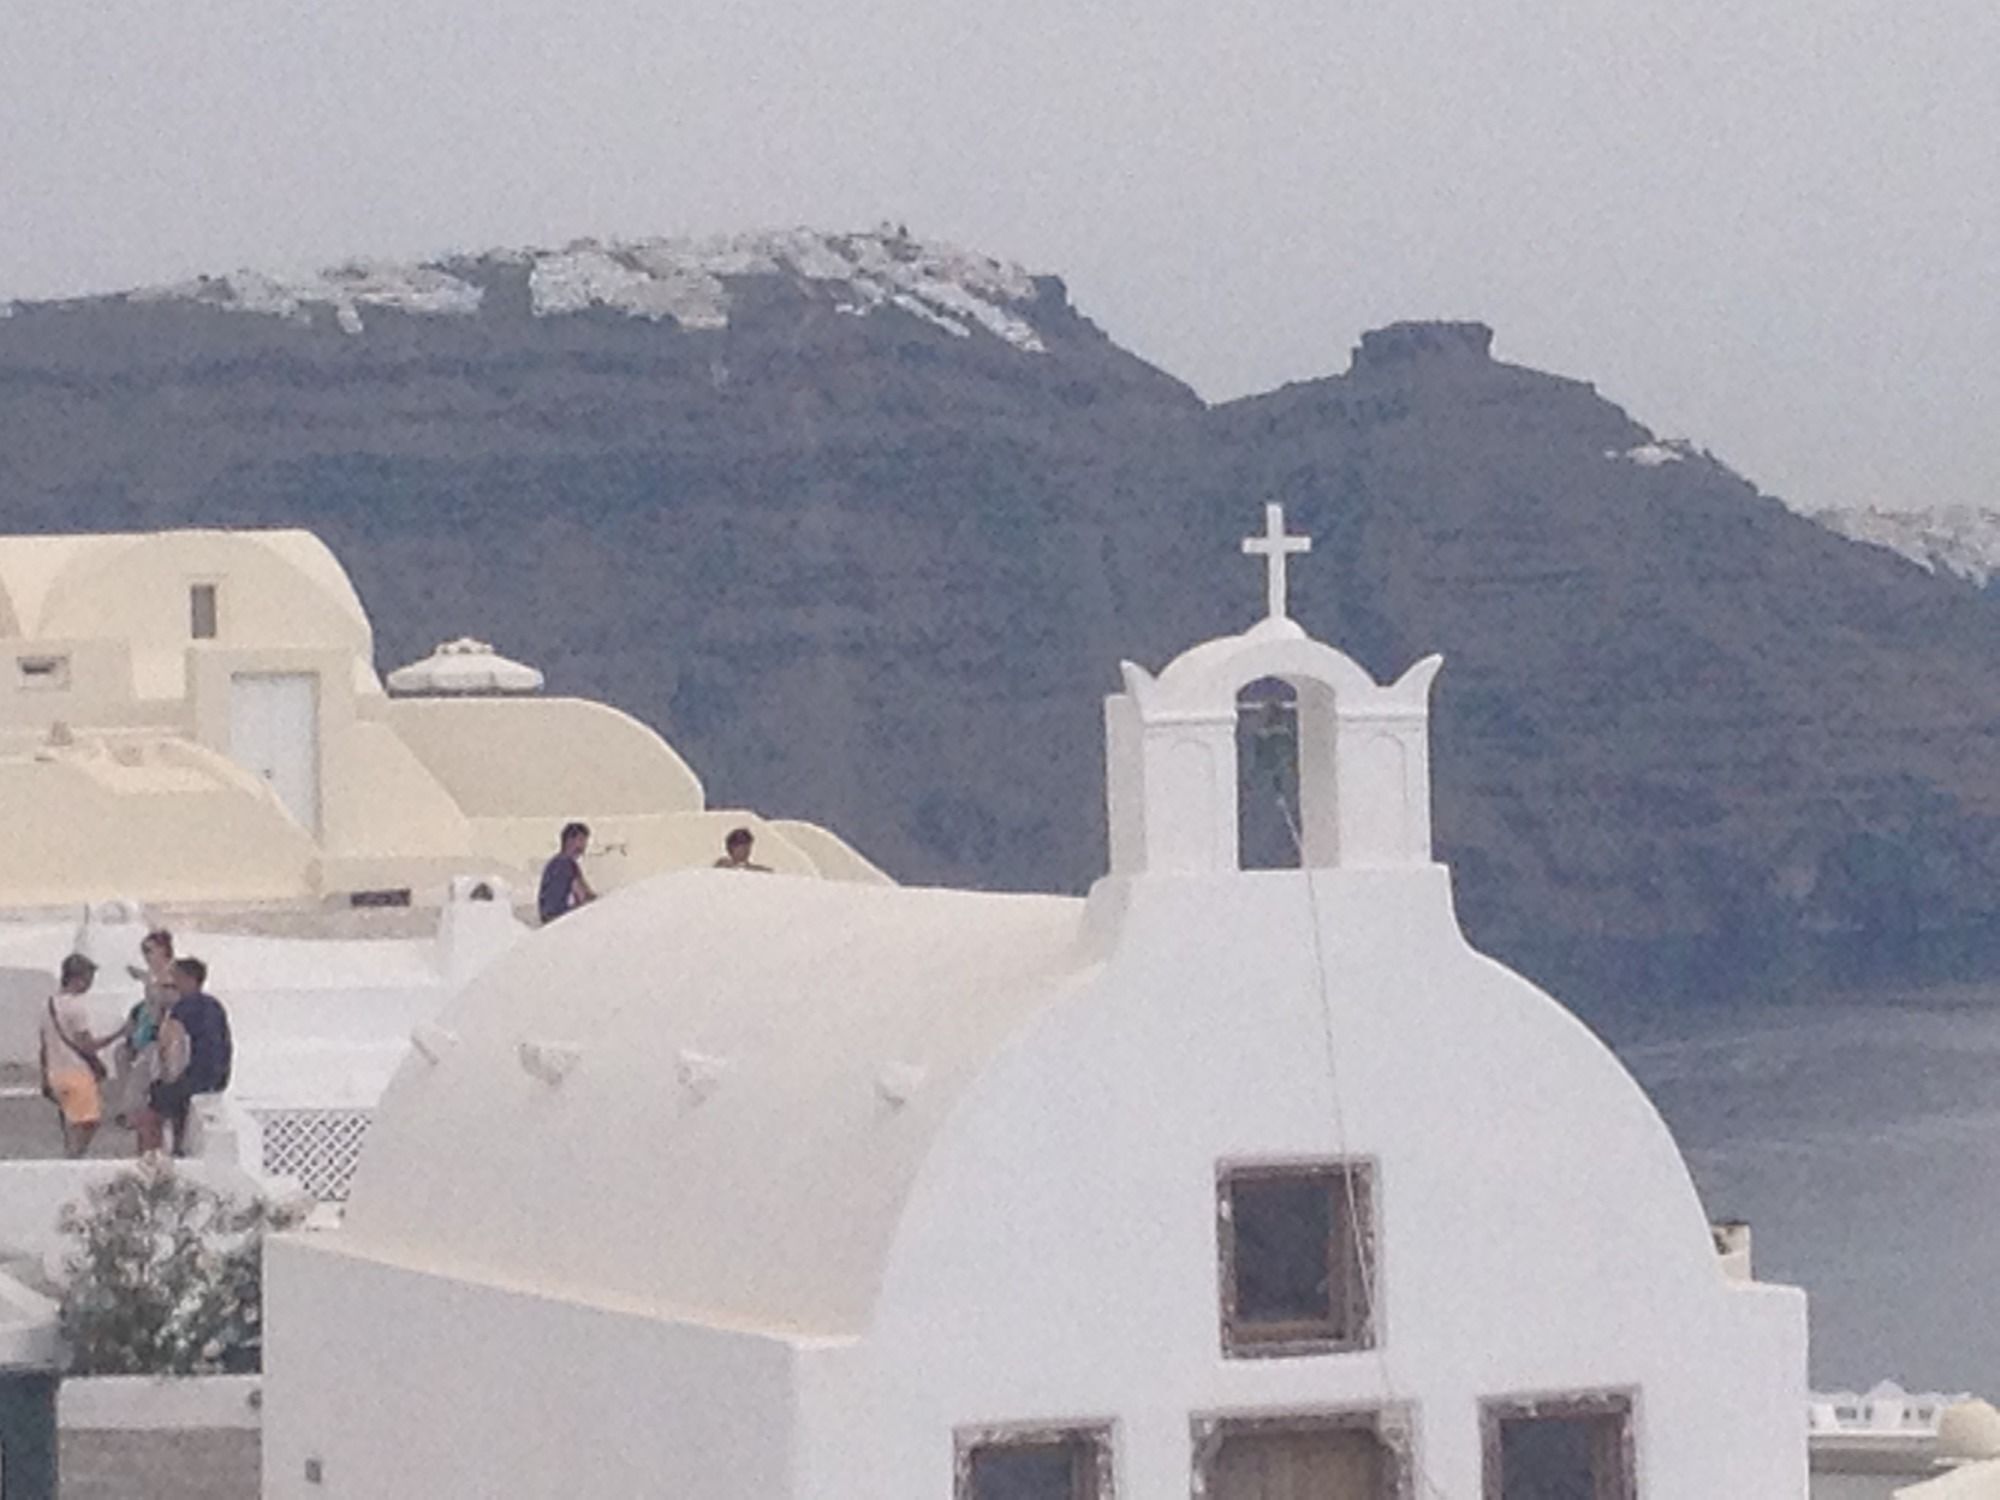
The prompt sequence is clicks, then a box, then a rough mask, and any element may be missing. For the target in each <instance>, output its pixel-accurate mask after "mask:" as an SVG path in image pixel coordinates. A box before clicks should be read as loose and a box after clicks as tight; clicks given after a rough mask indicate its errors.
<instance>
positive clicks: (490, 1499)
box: [263, 1125, 890, 1500]
mask: <svg viewBox="0 0 2000 1500" xmlns="http://www.w3.org/2000/svg"><path fill="white" fill-rule="evenodd" d="M501 1128H504V1125H503V1126H502V1127H501ZM604 1211H605V1213H606V1215H607V1216H615V1215H616V1214H617V1211H618V1205H616V1204H615V1203H607V1204H605V1205H604ZM590 1230H591V1226H589V1225H586V1224H579V1225H577V1226H576V1231H577V1233H578V1234H587V1233H589V1232H590ZM265 1301H266V1307H267V1308H268V1316H267V1319H266V1325H267V1333H266V1340H267V1341H266V1344H265V1367H266V1369H267V1370H269V1371H272V1372H274V1374H273V1376H272V1377H271V1378H268V1379H267V1380H266V1382H265V1390H264V1487H263V1494H264V1500H337V1497H347V1500H454V1497H457V1500H495V1497H501V1496H504V1497H506V1500H574V1497H583V1496H589V1497H603V1500H624V1497H628V1496H629V1497H635V1500H636V1497H639V1496H655V1495H657V1496H673V1497H680V1500H776V1497H779V1496H783V1495H787V1494H791V1493H793V1492H794V1491H793V1489H792V1487H791V1476H790V1459H791V1450H792V1415H791V1401H790V1394H789V1393H790V1389H791V1385H792V1379H793V1376H792V1369H791V1366H792V1360H793V1353H792V1350H791V1349H790V1347H789V1346H788V1345H786V1344H785V1343H783V1342H782V1341H780V1340H776V1339H772V1338H768V1337H762V1336H758V1335H755V1334H748V1333H726V1332H716V1331H711V1330H704V1329H696V1328H690V1327H687V1326H684V1325H677V1324H674V1323H670V1322H666V1321H663V1320H661V1319H658V1318H654V1317H648V1316H644V1315H643V1314H639V1313H633V1312H617V1311H611V1310H607V1309H602V1308H594V1307H588V1306H584V1305H581V1304H579V1303H575V1302H565V1301H560V1300H556V1299H555V1298H553V1297H548V1296H537V1295H534V1294H533V1293H530V1292H526V1291H509V1290H505V1289H500V1288H483V1287H475V1286H472V1285H469V1284H467V1283H464V1282H455V1281H449V1280H442V1279H438V1278H434V1277H430V1276H427V1275H425V1274H423V1273H422V1272H418V1271H411V1270H405V1269H402V1268H398V1267H392V1266H385V1265H382V1264H380V1263H379V1262H374V1261H368V1260H363V1259H359V1258H357V1257H354V1256H351V1255H348V1254H346V1253H343V1252H342V1251H340V1250H338V1249H337V1248H334V1247H332V1246H330V1245H329V1244H328V1243H327V1241H326V1239H325V1237H322V1236H314V1235H312V1234H300V1235H288V1236H283V1237H280V1238H278V1239H276V1240H273V1241H272V1242H271V1243H270V1245H269V1247H268V1248H267V1250H266V1252H265ZM280 1371H281V1372H282V1378H280V1377H279V1376H278V1375H277V1374H276V1373H275V1372H280ZM447 1392H449V1393H451V1394H450V1395H449V1396H445V1395H444V1394H443V1393H447ZM308 1458H318V1459H319V1460H320V1461H321V1464H322V1465H323V1471H322V1472H323V1481H322V1482H321V1483H319V1484H309V1483H307V1482H306V1480H305V1465H306V1460H307V1459H308ZM880 1493H882V1494H884V1495H886V1494H888V1493H890V1492H889V1491H882V1492H880Z"/></svg>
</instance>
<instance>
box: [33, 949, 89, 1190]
mask: <svg viewBox="0 0 2000 1500" xmlns="http://www.w3.org/2000/svg"><path fill="white" fill-rule="evenodd" d="M96 977H97V965H96V964H94V963H92V962H91V961H90V960H89V959H87V958H85V957H84V956H83V955H82V954H81V953H72V954H71V955H70V956H69V957H68V958H66V959H64V960H63V962H62V988H60V989H59V990H57V991H56V993H55V994H53V995H51V996H50V997H49V1003H48V1004H47V1005H45V1006H43V1007H42V1092H43V1093H44V1094H46V1095H47V1096H48V1098H49V1100H50V1101H51V1102H52V1103H53V1104H54V1105H55V1107H56V1108H57V1110H59V1111H60V1112H61V1115H62V1133H63V1154H64V1155H65V1156H72V1157H74V1156H82V1155H83V1154H84V1152H86V1151H88V1150H89V1149H90V1138H91V1137H92V1136H94V1135H96V1134H97V1126H98V1123H99V1122H100V1121H101V1120H102V1119H103V1118H104V1089H103V1087H102V1085H103V1080H104V1064H103V1063H101V1062H99V1061H98V1060H97V1048H98V1045H99V1043H98V1042H97V1040H96V1039H95V1038H94V1037H92V1036H91V1034H90V1011H89V1009H88V1008H87V1007H86V1006H85V1005H84V1003H83V997H84V995H85V993H86V992H88V990H89V989H90V985H91V981H92V980H93V979H95V978H96Z"/></svg>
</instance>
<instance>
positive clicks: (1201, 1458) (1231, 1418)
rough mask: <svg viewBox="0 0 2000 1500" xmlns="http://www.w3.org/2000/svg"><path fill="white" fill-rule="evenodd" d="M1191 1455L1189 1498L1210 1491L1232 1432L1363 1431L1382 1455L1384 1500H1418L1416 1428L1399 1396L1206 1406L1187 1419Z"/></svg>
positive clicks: (1281, 1434)
mask: <svg viewBox="0 0 2000 1500" xmlns="http://www.w3.org/2000/svg"><path fill="white" fill-rule="evenodd" d="M1189 1427H1190V1433H1191V1438H1192V1443H1193V1456H1192V1459H1191V1461H1190V1462H1189V1464H1188V1473H1189V1479H1190V1494H1191V1496H1192V1500H1204V1497H1205V1496H1208V1495H1212V1494H1213V1493H1215V1478H1216V1475H1215V1467H1216V1464H1217V1462H1218V1461H1219V1460H1220V1459H1221V1457H1222V1448H1223V1445H1224V1444H1225V1443H1227V1442H1228V1441H1229V1439H1230V1438H1232V1437H1264V1436H1270V1437H1289V1436H1294V1435H1309V1434H1312V1433H1316V1432H1356V1431H1359V1432H1366V1433H1368V1434H1369V1435H1370V1436H1372V1437H1373V1438H1374V1439H1375V1441H1376V1442H1377V1443H1379V1444H1381V1446H1382V1451H1383V1453H1384V1455H1385V1456H1386V1465H1385V1469H1386V1472H1385V1473H1384V1475H1383V1480H1384V1483H1383V1495H1384V1496H1385V1497H1386V1500H1417V1432H1416V1419H1415V1416H1414V1414H1413V1413H1412V1410H1411V1408H1410V1407H1409V1406H1408V1405H1407V1404H1406V1403H1402V1402H1391V1403H1389V1404H1387V1405H1374V1406H1330V1407H1301V1408H1297V1409H1293V1410H1288V1411H1287V1410H1280V1411H1258V1412H1256V1413H1255V1414H1246V1413H1231V1412H1211V1413H1208V1414H1207V1415H1204V1416H1198V1417H1196V1418H1195V1419H1194V1420H1193V1421H1192V1422H1191V1423H1190V1424H1189Z"/></svg>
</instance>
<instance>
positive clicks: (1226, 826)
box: [1104, 505, 1444, 875]
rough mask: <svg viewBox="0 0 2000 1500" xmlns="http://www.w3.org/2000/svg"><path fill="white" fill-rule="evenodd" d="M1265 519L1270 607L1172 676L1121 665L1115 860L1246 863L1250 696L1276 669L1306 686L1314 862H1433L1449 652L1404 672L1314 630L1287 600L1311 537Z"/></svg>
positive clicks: (1303, 713) (1306, 823)
mask: <svg viewBox="0 0 2000 1500" xmlns="http://www.w3.org/2000/svg"><path fill="white" fill-rule="evenodd" d="M1265 523H1266V524H1265V531H1264V534H1263V535H1262V536H1260V537H1252V538H1250V539H1249V540H1247V541H1245V543H1244V544H1243V545H1244V550H1245V551H1246V552H1248V553H1252V554H1260V555H1262V556H1264V557H1265V558H1266V562H1267V567H1268V568H1269V570H1270V572H1269V577H1268V580H1267V587H1266V604H1267V613H1266V615H1265V617H1264V618H1263V619H1261V620H1259V621H1258V622H1257V623H1256V624H1255V625H1253V626H1251V627H1250V629H1248V630H1246V631H1244V632H1243V633H1242V634H1240V635H1232V636H1222V637H1219V638H1218V639H1216V640H1212V641H1204V642H1203V643H1202V644H1200V645H1198V646H1195V647H1193V648H1191V649H1190V650H1188V651H1185V652H1183V653H1182V654H1181V655H1180V656H1178V657H1176V658H1175V659H1174V660H1173V661H1172V662H1171V663H1169V664H1168V666H1167V667H1166V668H1165V669H1164V670H1162V671H1161V672H1160V673H1159V675H1158V676H1154V675H1152V674H1150V673H1148V672H1147V671H1146V670H1145V669H1144V668H1143V667H1139V666H1136V665H1134V664H1133V663H1131V662H1123V663H1121V664H1120V672H1121V674H1122V676H1123V678H1124V686H1125V690H1124V691H1123V692H1122V693H1115V694H1113V695H1112V696H1111V697H1109V698H1107V699H1106V700H1105V703H1104V722H1105V751H1106V770H1107V799H1108V805H1109V812H1110V828H1111V873H1112V874H1114V875H1140V874H1179V875H1194V874H1214V873H1222V872H1226V871H1234V870H1237V869H1239V868H1241V851H1240V850H1239V848H1238V830H1239V826H1240V824H1239V807H1238V797H1239V795H1240V793H1239V785H1240V783H1239V778H1238V765H1237V733H1236V730H1237V698H1238V695H1239V694H1240V693H1241V692H1242V691H1243V689H1244V688H1245V687H1247V686H1248V685H1249V684H1251V683H1253V682H1258V681H1261V680H1264V679H1276V680H1278V681H1280V682H1283V683H1285V684H1287V685H1288V686H1289V687H1290V688H1291V689H1292V691H1293V693H1294V694H1295V695H1296V714H1297V725H1298V728H1297V734H1298V752H1297V758H1298V787H1299V809H1298V825H1299V842H1300V855H1301V859H1300V862H1301V864H1302V865H1303V866H1305V867H1306V868H1308V869H1330V868H1335V867H1347V868H1363V869H1393V868H1409V867H1413V866H1425V865H1429V864H1430V863H1431V862H1432V860H1431V810H1430V803H1431V798H1430V688H1431V683H1432V682H1433V681H1434V680H1435V678H1436V676H1437V673H1438V669H1439V668H1440V667H1441V666H1442V665H1443V664H1444V662H1443V658H1442V657H1438V656H1428V657H1425V658H1424V659H1423V660H1421V661H1419V662H1417V663H1415V664H1414V665H1412V666H1411V667H1410V668H1409V669H1408V670H1407V671H1406V672H1404V673H1403V675H1402V676H1401V677H1400V678H1398V679H1397V680H1396V681H1395V682H1393V683H1388V684H1382V683H1377V682H1376V681H1375V680H1374V679H1373V678H1372V677H1370V676H1369V675H1368V673H1367V672H1366V671H1365V670H1363V669H1362V667H1361V666H1360V664H1359V663H1357V662H1356V661H1355V660H1354V659H1353V658H1352V657H1349V656H1347V655H1346V654H1345V653H1343V652H1340V651H1337V650H1335V649H1334V648H1333V647H1331V646H1329V645H1327V644H1325V643H1324V642H1322V641H1317V640H1314V639H1313V638H1312V637H1311V636H1309V635H1307V634H1306V632H1305V630H1304V628H1303V627H1301V626H1300V625H1299V624H1298V623H1297V622H1296V621H1295V620H1293V619H1292V618H1291V617H1290V616H1289V615H1288V614H1286V613H1285V609H1286V588H1285V580H1284V573H1285V568H1286V564H1287V562H1288V561H1289V559H1290V558H1291V557H1292V556H1295V555H1297V554H1299V553H1302V552H1304V551H1305V550H1307V548H1309V547H1310V546H1311V541H1310V539H1309V538H1305V537H1288V536H1286V535H1285V534H1284V511H1283V508H1282V507H1280V506H1276V505H1271V506H1267V507H1265Z"/></svg>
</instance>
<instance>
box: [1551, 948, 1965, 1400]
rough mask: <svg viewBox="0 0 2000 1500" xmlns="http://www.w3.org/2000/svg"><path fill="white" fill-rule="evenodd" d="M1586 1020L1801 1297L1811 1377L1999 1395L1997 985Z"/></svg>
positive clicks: (1605, 1013)
mask: <svg viewBox="0 0 2000 1500" xmlns="http://www.w3.org/2000/svg"><path fill="white" fill-rule="evenodd" d="M1585 1019H1586V1020H1588V1021H1589V1022H1590V1023H1591V1024H1592V1025H1593V1026H1594V1027H1595V1028H1596V1029H1597V1030H1598V1032H1599V1034H1600V1035H1602V1036H1603V1037H1604V1038H1605V1040H1606V1041H1608V1042H1609V1043H1610V1044H1611V1045H1612V1047H1613V1048H1614V1049H1615V1050H1616V1051H1617V1052H1618V1054H1619V1056H1620V1057H1622V1058H1623V1059H1624V1061H1625V1064H1626V1066H1627V1067H1629V1068H1630V1069H1631V1070H1632V1072H1633V1073H1634V1074H1635V1075H1636V1076H1637V1077H1638V1079H1639V1081H1640V1082H1641V1083H1642V1084H1643V1085H1644V1086H1645V1088H1646V1090H1647V1092H1648V1093H1650V1094H1651V1095H1652V1097H1653V1099H1654V1102H1655V1103H1657V1104H1658V1105H1659V1107H1660V1110H1661V1112H1662V1113H1663V1114H1665V1116H1666V1117H1667V1121H1668V1123H1669V1124H1670V1125H1672V1127H1673V1129H1674V1134H1675V1135H1676V1136H1677V1137H1678V1139H1679V1140H1680V1143H1681V1149H1682V1151H1683V1152H1685V1153H1686V1155H1687V1158H1688V1162H1689V1165H1690V1166H1691V1167H1692V1168H1693V1171H1694V1176H1695V1181H1696V1183H1697V1184H1698V1185H1699V1187H1700V1189H1701V1192H1702V1197H1703V1199H1704V1201H1705V1203H1706V1205H1707V1207H1708V1211H1709V1217H1710V1218H1712V1219H1746V1220H1748V1221H1749V1222H1750V1225H1751V1227H1752V1230H1753V1232H1754V1234H1755V1237H1756V1239H1755V1244H1756V1250H1755V1254H1756V1264H1757V1274H1758V1276H1759V1277H1760V1278H1761V1279H1764V1280H1767V1281H1786V1282H1791V1283H1793V1284H1795V1285H1798V1286H1802V1287H1804V1288H1805V1289H1806V1291H1807V1293H1808V1294H1809V1296H1810V1297H1811V1307H1812V1313H1811V1318H1812V1378H1813V1383H1814V1385H1815V1386H1817V1387H1819V1388H1821V1389H1827V1388H1831V1387H1835V1386H1848V1385H1853V1386H1863V1387H1865V1386H1867V1385H1869V1384H1872V1383H1873V1382H1874V1381H1876V1380H1879V1379H1882V1378H1885V1377H1887V1378H1893V1379H1895V1380H1899V1381H1901V1382H1903V1383H1904V1384H1905V1385H1906V1386H1909V1387H1911V1388H1912V1389H1947V1390H1957V1389H1965V1390H1973V1391H1978V1392H1981V1393H1983V1394H1986V1395H1988V1396H1992V1397H1995V1398H2000V1316H1996V1313H2000V1233H1996V1230H1995V1222H1994V1210H1995V1207H1996V1203H2000V986H1995V987H1983V988H1970V987H1961V988H1954V989H1939V990H1927V991H1921V992H1915V993H1909V992H1900V993H1894V992H1892V993H1887V994H1877V995H1869V996H1865V997H1848V998H1832V999H1824V1000H1820V1001H1817V1002H1815V1003H1813V1004H1811V1005H1805V1004H1801V1003H1798V1002H1795V1001H1794V1002H1778V1001H1773V1002H1770V1003H1766V1004H1757V1005H1743V1006H1734V1007H1719V1006H1697V1007H1693V1008H1689V1007H1686V1006H1665V1005H1662V1006H1656V1007H1644V1008H1641V1007H1630V1008H1627V1007H1619V1008H1617V1009H1615V1010H1602V1011H1592V1010H1589V1009H1586V1011H1585Z"/></svg>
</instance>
